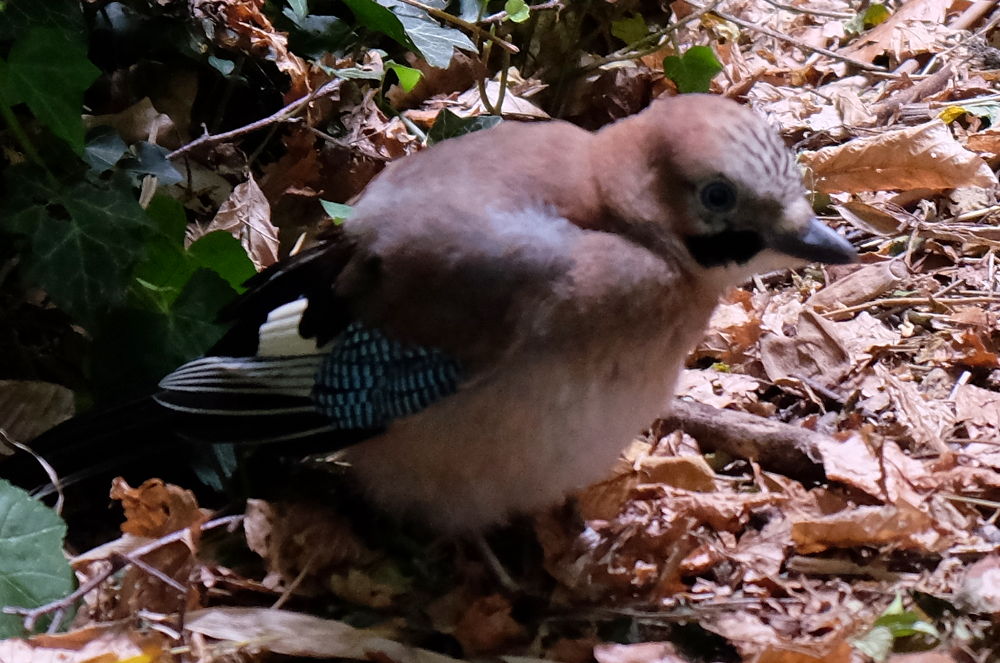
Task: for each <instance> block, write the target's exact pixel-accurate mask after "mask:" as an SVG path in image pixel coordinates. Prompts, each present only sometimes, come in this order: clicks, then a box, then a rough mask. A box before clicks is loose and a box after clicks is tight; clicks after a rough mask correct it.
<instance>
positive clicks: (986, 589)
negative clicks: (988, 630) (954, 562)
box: [955, 553, 1000, 616]
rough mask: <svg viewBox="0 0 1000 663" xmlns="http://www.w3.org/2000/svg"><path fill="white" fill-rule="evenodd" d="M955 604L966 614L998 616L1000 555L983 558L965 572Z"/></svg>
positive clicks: (999, 603)
mask: <svg viewBox="0 0 1000 663" xmlns="http://www.w3.org/2000/svg"><path fill="white" fill-rule="evenodd" d="M955 602H956V603H957V604H958V605H959V606H961V607H962V608H963V609H964V610H967V611H968V612H972V613H975V614H980V615H993V616H1000V555H998V554H995V553H994V554H993V555H990V556H988V557H984V558H982V559H981V560H979V561H978V562H976V563H975V564H973V565H972V566H970V567H969V568H968V569H967V570H966V572H965V577H964V578H962V586H961V587H960V588H959V589H958V592H957V593H956V595H955Z"/></svg>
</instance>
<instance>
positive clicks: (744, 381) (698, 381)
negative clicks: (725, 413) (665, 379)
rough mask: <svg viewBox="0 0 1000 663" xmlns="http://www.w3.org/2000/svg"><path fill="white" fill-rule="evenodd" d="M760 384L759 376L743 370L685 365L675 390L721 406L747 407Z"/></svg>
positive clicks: (687, 396)
mask: <svg viewBox="0 0 1000 663" xmlns="http://www.w3.org/2000/svg"><path fill="white" fill-rule="evenodd" d="M760 388H761V383H760V380H758V379H756V378H752V377H750V376H749V375H743V374H742V373H724V372H722V371H713V370H711V369H705V370H702V371H699V370H694V369H685V370H684V371H683V372H682V373H681V376H680V379H679V380H678V384H677V388H676V390H675V391H676V395H677V396H678V397H685V398H691V399H693V400H696V401H698V402H699V403H704V404H705V405H711V406H712V407H716V408H719V409H720V410H721V409H723V408H727V407H729V406H730V405H737V406H740V408H741V409H746V407H747V406H748V405H750V404H751V403H756V402H757V390H758V389H760Z"/></svg>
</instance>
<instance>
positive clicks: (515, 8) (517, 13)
mask: <svg viewBox="0 0 1000 663" xmlns="http://www.w3.org/2000/svg"><path fill="white" fill-rule="evenodd" d="M503 10H504V11H505V12H507V18H508V19H510V20H511V21H513V22H514V23H524V22H525V21H527V20H528V19H529V18H531V7H529V6H528V3H526V2H525V1H524V0H507V2H505V3H504V5H503Z"/></svg>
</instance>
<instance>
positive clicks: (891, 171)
mask: <svg viewBox="0 0 1000 663" xmlns="http://www.w3.org/2000/svg"><path fill="white" fill-rule="evenodd" d="M800 161H801V162H802V164H803V165H804V166H805V167H806V168H808V169H809V170H810V171H811V173H812V177H813V181H814V184H815V187H816V189H817V190H818V191H821V192H824V193H831V192H834V191H844V192H848V193H857V192H859V191H889V190H895V189H903V190H906V189H917V188H926V189H952V188H955V187H960V186H980V187H990V186H993V185H995V184H996V182H997V179H996V176H995V175H994V174H993V171H992V170H991V169H990V167H989V166H988V165H987V164H986V162H985V161H983V160H982V158H981V157H979V156H978V155H977V154H975V153H974V152H970V151H969V150H967V149H965V148H964V147H962V145H961V144H960V143H959V142H958V141H956V140H955V138H954V137H953V136H952V135H951V132H950V131H949V130H948V127H947V126H946V125H945V124H944V123H943V122H941V121H940V120H934V121H931V122H928V123H926V124H921V125H919V126H916V127H907V128H905V129H898V130H896V131H887V132H885V133H882V134H878V135H876V136H872V137H870V138H858V139H856V140H852V141H850V142H848V143H845V144H844V145H838V146H835V147H826V148H823V149H821V150H818V151H816V152H807V153H803V154H802V155H801V156H800Z"/></svg>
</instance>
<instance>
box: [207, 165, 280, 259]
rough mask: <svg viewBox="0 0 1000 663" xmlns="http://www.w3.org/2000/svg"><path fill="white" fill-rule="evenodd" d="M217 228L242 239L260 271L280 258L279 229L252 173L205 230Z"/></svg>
mask: <svg viewBox="0 0 1000 663" xmlns="http://www.w3.org/2000/svg"><path fill="white" fill-rule="evenodd" d="M215 230H224V231H226V232H228V233H230V234H231V235H232V236H233V237H236V238H237V239H239V240H240V243H241V244H242V245H243V248H244V249H245V250H246V252H247V255H248V256H250V260H252V261H253V264H254V266H255V267H256V268H257V270H258V271H259V270H261V269H264V268H265V267H269V266H270V265H273V264H274V263H276V262H277V261H278V249H279V244H280V242H279V241H278V229H277V228H275V227H274V225H273V224H272V223H271V206H270V205H269V204H268V202H267V197H266V196H264V192H263V191H261V189H260V187H259V186H258V185H257V181H256V180H254V178H253V176H251V177H249V178H248V179H247V181H246V182H243V183H242V184H237V185H236V187H235V188H234V189H233V192H232V193H231V194H230V195H229V199H228V200H227V201H226V202H224V203H223V204H222V206H221V207H220V208H219V211H218V212H216V214H215V217H214V218H213V219H212V221H211V223H209V224H208V226H207V227H206V228H205V230H204V233H210V232H213V231H215Z"/></svg>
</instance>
